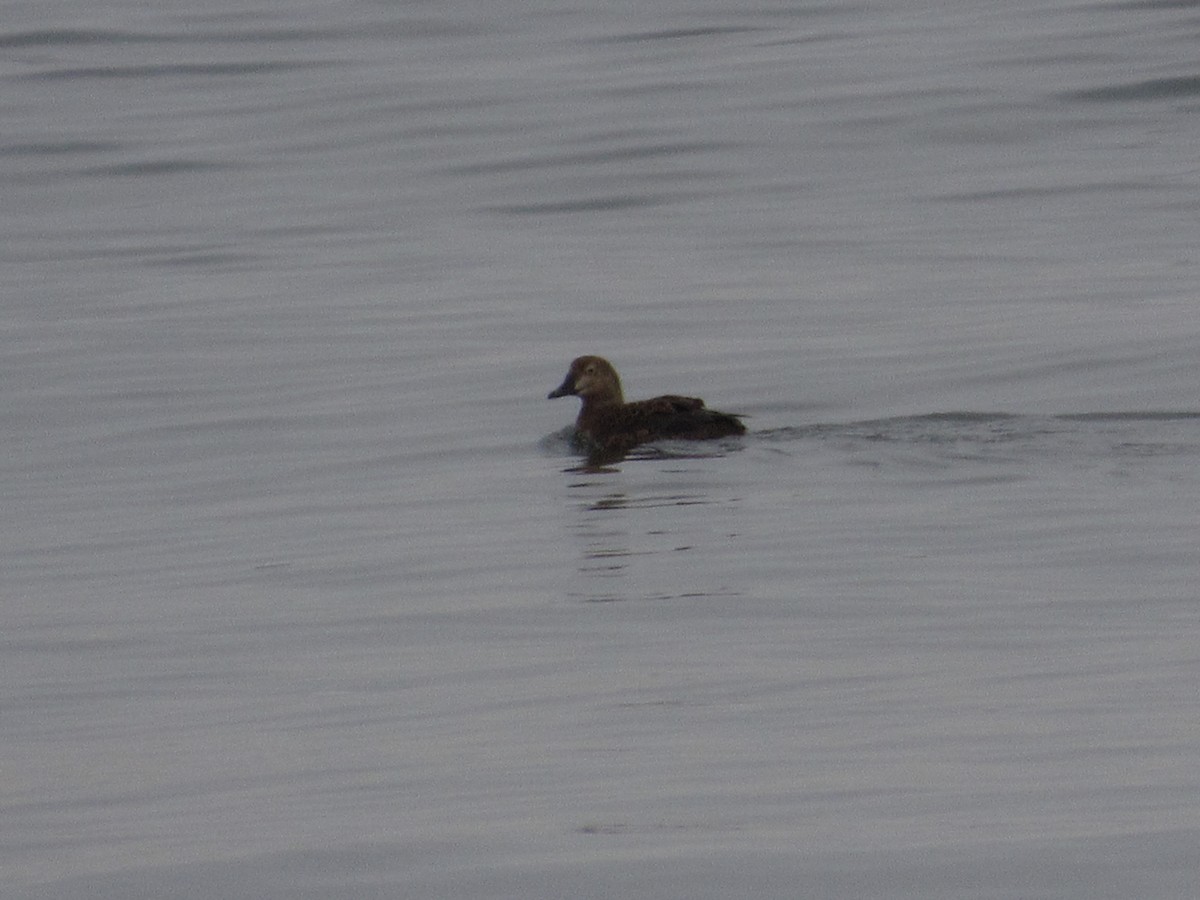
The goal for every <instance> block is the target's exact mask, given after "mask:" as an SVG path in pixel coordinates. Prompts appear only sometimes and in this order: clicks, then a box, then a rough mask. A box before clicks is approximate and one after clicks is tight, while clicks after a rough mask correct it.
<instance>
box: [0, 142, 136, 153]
mask: <svg viewBox="0 0 1200 900" xmlns="http://www.w3.org/2000/svg"><path fill="white" fill-rule="evenodd" d="M121 149H123V148H122V145H121V144H118V143H115V142H110V141H31V142H29V143H22V144H6V145H2V146H0V156H74V155H77V154H84V153H112V152H114V151H116V150H121Z"/></svg>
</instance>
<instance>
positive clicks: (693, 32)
mask: <svg viewBox="0 0 1200 900" xmlns="http://www.w3.org/2000/svg"><path fill="white" fill-rule="evenodd" d="M762 30H763V29H761V28H757V27H755V26H752V25H712V26H706V27H700V28H664V29H661V30H659V31H632V32H628V33H626V34H613V35H607V36H605V37H601V38H593V39H591V40H589V41H587V43H591V44H632V43H639V42H641V41H676V40H679V39H681V38H699V37H720V36H723V35H728V34H744V33H746V32H752V31H762Z"/></svg>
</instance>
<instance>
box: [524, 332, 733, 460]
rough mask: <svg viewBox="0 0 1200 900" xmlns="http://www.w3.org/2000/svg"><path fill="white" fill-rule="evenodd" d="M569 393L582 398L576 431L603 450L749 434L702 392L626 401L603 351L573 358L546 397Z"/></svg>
mask: <svg viewBox="0 0 1200 900" xmlns="http://www.w3.org/2000/svg"><path fill="white" fill-rule="evenodd" d="M569 396H572V397H579V398H580V399H581V400H582V401H583V404H582V406H580V408H579V418H577V419H576V420H575V434H576V436H577V437H578V438H579V439H580V440H581V441H582V442H584V443H585V444H587V445H588V446H589V447H590V448H592V449H593V450H598V451H600V452H602V453H607V454H621V453H624V452H626V451H628V450H630V449H631V448H633V447H636V446H638V445H639V444H646V443H649V442H651V441H658V440H664V439H670V440H688V441H704V440H712V439H714V438H723V437H731V436H734V435H739V434H745V433H746V426H745V425H743V424H742V421H741V418H740V417H739V416H738V415H735V414H733V413H724V412H718V411H717V410H715V409H708V408H707V407H706V406H705V405H704V401H703V400H701V399H700V398H699V397H678V396H675V395H674V394H665V395H663V396H661V397H654V398H652V399H649V400H635V401H633V402H631V403H626V402H625V395H624V393H623V392H622V390H621V378H620V376H619V375H617V370H616V369H615V368H614V367H613V364H612V363H610V362H609V361H608V360H607V359H604V358H603V357H601V356H580V357H578V358H577V359H575V360H573V361H572V363H571V367H570V368H569V369H568V370H567V377H566V378H564V379H563V382H562V384H560V385H559V386H558V387H556V388H555V389H554V390H552V391H551V392H550V393H549V394H547V395H546V399H547V400H553V399H555V398H556V397H569Z"/></svg>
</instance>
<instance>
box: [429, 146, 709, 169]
mask: <svg viewBox="0 0 1200 900" xmlns="http://www.w3.org/2000/svg"><path fill="white" fill-rule="evenodd" d="M729 146H732V145H729V144H718V143H689V142H683V141H680V142H677V143H665V144H645V145H642V146H630V147H613V148H610V149H605V150H589V151H583V152H578V153H559V154H553V155H548V156H532V157H521V158H518V159H503V160H496V161H494V162H485V163H468V164H465V165H459V166H451V167H449V168H447V169H446V171H447V172H449V173H451V174H455V175H487V174H495V173H499V172H515V171H520V170H523V169H541V168H553V167H559V166H577V165H599V164H604V163H621V162H630V161H633V160H640V159H655V158H659V157H675V156H686V155H691V154H696V153H705V152H708V151H711V150H720V149H724V148H726V147H729Z"/></svg>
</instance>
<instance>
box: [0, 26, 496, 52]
mask: <svg viewBox="0 0 1200 900" xmlns="http://www.w3.org/2000/svg"><path fill="white" fill-rule="evenodd" d="M481 30H482V29H480V28H479V27H478V26H475V25H469V24H463V23H459V22H445V21H440V20H436V19H406V20H401V21H384V22H377V23H363V24H358V25H354V26H350V27H332V28H245V29H237V30H234V29H233V28H231V29H229V30H224V31H219V30H203V31H200V30H195V31H180V32H146V31H114V30H106V29H101V28H41V29H31V30H28V31H16V32H13V33H11V34H0V49H30V48H37V49H48V48H53V47H89V46H117V47H125V46H130V45H132V44H150V45H153V44H310V43H312V42H314V41H331V40H347V39H354V38H396V37H409V38H423V37H439V36H453V35H464V34H477V33H479V32H480V31H481Z"/></svg>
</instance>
